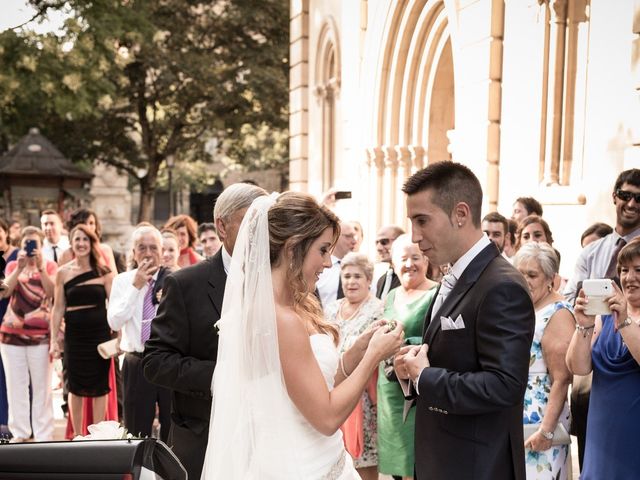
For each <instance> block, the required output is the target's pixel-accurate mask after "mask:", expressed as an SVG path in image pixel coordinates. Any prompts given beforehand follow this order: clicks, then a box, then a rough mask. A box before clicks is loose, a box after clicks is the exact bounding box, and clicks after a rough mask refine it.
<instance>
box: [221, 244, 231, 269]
mask: <svg viewBox="0 0 640 480" xmlns="http://www.w3.org/2000/svg"><path fill="white" fill-rule="evenodd" d="M220 248H221V249H222V268H224V273H226V274H227V275H229V270H230V269H231V255H229V252H227V249H226V248H224V245H223V246H222V247H220Z"/></svg>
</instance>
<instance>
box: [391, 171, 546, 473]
mask: <svg viewBox="0 0 640 480" xmlns="http://www.w3.org/2000/svg"><path fill="white" fill-rule="evenodd" d="M403 191H404V192H405V193H406V194H407V195H408V197H407V212H408V215H409V218H410V220H411V226H412V238H413V241H414V242H415V243H417V244H418V245H419V247H420V249H421V250H422V252H423V253H424V254H425V255H426V256H427V257H429V261H431V262H433V263H435V264H437V265H445V264H449V265H450V269H449V272H448V273H447V275H445V277H444V279H443V282H442V284H441V286H440V289H439V290H438V294H437V297H436V299H435V300H434V302H433V304H432V305H431V308H430V309H429V311H428V312H427V317H426V319H425V332H424V335H423V345H421V346H408V347H404V348H403V349H402V350H401V351H400V353H399V354H398V355H397V356H396V359H395V362H394V367H395V369H396V374H397V375H398V378H399V379H400V380H401V382H403V383H404V387H405V393H406V394H407V396H408V397H409V398H415V400H416V408H417V411H416V431H415V450H416V452H415V458H416V478H417V480H424V479H431V478H437V479H441V478H442V479H445V478H446V479H455V480H462V479H474V480H484V479H486V480H490V479H491V480H494V479H500V480H524V479H525V467H524V461H525V458H524V439H523V428H522V411H523V398H524V392H525V388H526V385H527V375H528V370H529V351H530V348H531V341H532V339H533V328H534V323H535V317H534V310H533V304H532V302H531V299H530V296H529V291H528V288H527V285H526V283H525V281H524V279H523V278H522V276H521V275H520V273H518V272H517V271H516V270H515V269H514V268H513V267H512V266H511V265H510V264H509V262H508V261H507V260H505V259H504V258H503V257H502V256H501V255H500V253H499V251H498V249H497V248H496V246H495V245H494V244H493V243H491V242H490V241H489V239H488V238H487V237H486V236H485V235H484V234H483V233H482V230H481V228H480V219H481V215H480V211H481V205H482V189H481V187H480V182H479V181H478V179H477V178H476V177H475V175H474V174H473V172H471V170H469V169H468V168H467V167H465V166H463V165H461V164H459V163H453V162H446V161H445V162H440V163H435V164H431V165H429V166H428V167H427V168H425V169H423V170H421V171H419V172H417V173H416V174H414V175H413V176H412V177H411V178H409V179H408V180H407V182H406V183H405V185H404V188H403Z"/></svg>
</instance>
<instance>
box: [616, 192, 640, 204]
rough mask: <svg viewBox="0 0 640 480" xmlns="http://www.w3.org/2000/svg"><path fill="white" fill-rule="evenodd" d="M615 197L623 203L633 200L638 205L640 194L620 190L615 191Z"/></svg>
mask: <svg viewBox="0 0 640 480" xmlns="http://www.w3.org/2000/svg"><path fill="white" fill-rule="evenodd" d="M616 197H618V198H619V199H620V200H622V201H623V202H628V201H629V200H631V199H632V198H633V199H634V200H635V201H636V203H640V193H633V192H629V191H627V190H622V189H621V188H619V189H617V190H616Z"/></svg>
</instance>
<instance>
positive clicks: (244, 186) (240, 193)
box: [213, 183, 268, 221]
mask: <svg viewBox="0 0 640 480" xmlns="http://www.w3.org/2000/svg"><path fill="white" fill-rule="evenodd" d="M263 195H268V193H267V191H266V190H265V189H263V188H260V187H258V186H256V185H251V184H249V183H234V184H233V185H229V186H228V187H227V188H225V189H224V191H223V192H222V193H221V194H220V196H219V197H218V198H217V200H216V203H215V205H214V207H213V219H214V221H215V220H216V219H218V218H221V219H223V220H226V219H228V218H229V217H230V216H231V215H233V213H234V212H237V211H238V210H241V209H243V208H249V206H250V205H251V203H253V201H254V200H255V199H256V198H258V197H261V196H263Z"/></svg>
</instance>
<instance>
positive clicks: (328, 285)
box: [316, 255, 342, 308]
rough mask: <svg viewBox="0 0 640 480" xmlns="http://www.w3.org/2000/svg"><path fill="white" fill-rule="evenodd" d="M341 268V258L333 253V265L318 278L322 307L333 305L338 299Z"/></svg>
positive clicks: (317, 285) (317, 284)
mask: <svg viewBox="0 0 640 480" xmlns="http://www.w3.org/2000/svg"><path fill="white" fill-rule="evenodd" d="M341 270H342V267H341V266H340V259H339V258H338V257H334V256H333V255H331V267H330V268H325V269H324V270H323V272H322V273H321V274H320V278H318V283H316V288H317V289H318V295H320V303H322V308H324V307H326V306H327V305H331V304H332V303H333V302H335V301H336V300H337V299H338V284H339V282H340V272H341Z"/></svg>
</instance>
